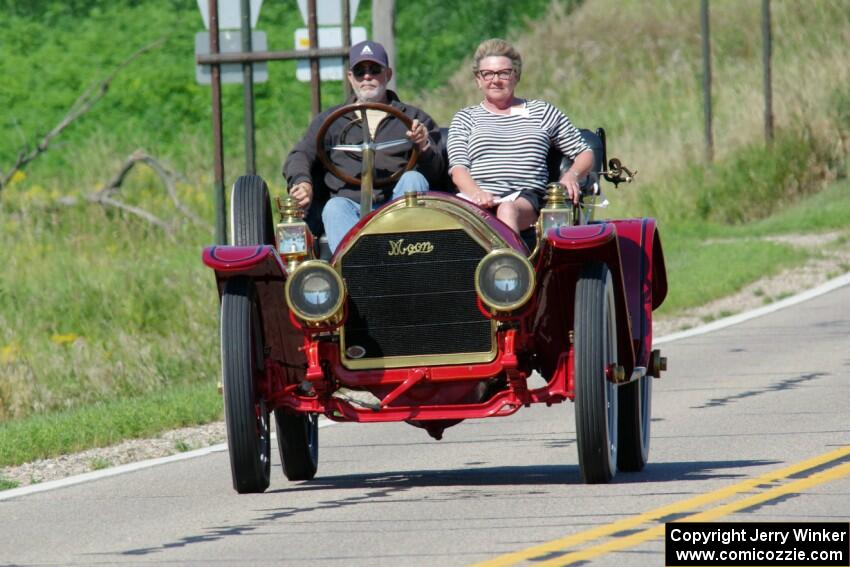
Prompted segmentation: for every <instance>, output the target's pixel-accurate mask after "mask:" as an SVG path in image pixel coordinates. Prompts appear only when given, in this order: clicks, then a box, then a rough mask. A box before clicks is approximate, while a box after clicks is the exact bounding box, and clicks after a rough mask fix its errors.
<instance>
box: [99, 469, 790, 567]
mask: <svg viewBox="0 0 850 567" xmlns="http://www.w3.org/2000/svg"><path fill="white" fill-rule="evenodd" d="M773 464H776V461H765V460H738V461H696V462H667V463H650V464H649V465H647V467H646V468H645V469H644V470H643V471H641V472H637V473H618V474H617V476H616V477H615V478H614V481H613V482H612V484H631V483H646V484H647V486H650V485H649V483H663V482H670V481H682V480H685V481H687V480H706V479H718V478H733V477H738V476H746V474H745V473H743V472H737V471H740V470H741V469H744V468H749V467H755V466H767V465H773ZM724 471H730V472H724ZM275 476H276V475H275ZM275 476H273V483H274V484H277V483H280V482H283V481H281V480H280V477H279V476H278V477H276V479H275ZM274 484H273V486H274ZM565 485H576V486H582V485H583V483H582V482H581V478H580V476H579V468H578V465H542V466H541V465H528V466H502V467H475V468H468V469H462V470H405V471H376V472H370V473H362V474H346V475H335V476H321V477H318V478H315V479H313V480H311V481H303V482H299V483H290V484H289V485H287V487H286V488H279V489H272V490H268V491H266V495H264V496H259V498H260V499H262V498H266V497H267V498H268V499H269V505H270V507H269V508H267V509H265V510H258V511H259V512H261V514H260V515H259V516H258V517H256V518H254V519H252V520H250V521H248V522H243V523H241V524H234V525H222V526H211V527H208V528H204V529H203V530H201V533H197V534H194V535H188V536H184V537H180V538H176V539H174V540H173V541H170V542H165V543H163V544H161V545H157V546H151V547H141V548H135V549H127V550H123V551H117V552H113V553H107V554H103V555H114V554H118V555H124V556H145V555H150V554H155V553H162V552H166V551H168V550H170V549H175V548H182V547H186V546H189V545H197V544H203V543H210V542H214V541H218V540H221V539H223V538H228V537H234V536H240V535H248V534H250V533H252V532H255V531H256V530H258V529H260V528H262V527H263V526H265V525H268V524H274V523H277V522H280V521H284V520H286V519H288V518H293V517H296V516H303V515H305V514H309V513H311V512H316V511H321V510H328V509H339V508H347V507H350V506H363V505H375V504H385V503H387V502H390V501H395V500H398V499H399V498H402V496H401V495H402V494H403V493H405V492H407V491H410V490H415V489H418V488H429V487H442V488H447V489H450V492H447V493H444V494H442V495H441V496H440V498H441V499H442V500H446V499H455V500H463V499H476V500H477V499H480V498H482V497H499V496H504V491H499V490H496V489H493V490H487V487H520V488H519V489H518V490H517V494H518V495H522V496H523V497H529V496H532V495H534V494H538V495H541V496H545V495H547V494H551V491H552V489H553V487H557V486H561V487H563V486H565ZM588 489H593V487H590V486H588ZM662 490H663V489H662ZM308 491H309V492H313V491H315V492H316V495H317V496H318V497H319V498H318V499H316V500H315V501H314V502H313V503H312V504H307V505H303V504H302V505H301V506H297V507H293V506H284V507H275V505H276V504H278V503H279V502H280V500H279V499H277V498H275V496H280V495H282V494H285V493H293V492H299V493H305V492H308ZM335 491H342V493H339V492H336V493H335ZM403 498H404V499H405V500H408V499H409V496H408V497H403ZM261 501H262V500H252V503H255V504H256V503H258V502H261Z"/></svg>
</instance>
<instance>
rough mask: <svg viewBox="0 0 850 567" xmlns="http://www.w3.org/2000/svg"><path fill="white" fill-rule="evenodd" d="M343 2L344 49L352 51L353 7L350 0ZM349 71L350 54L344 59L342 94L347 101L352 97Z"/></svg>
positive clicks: (343, 0) (342, 0)
mask: <svg viewBox="0 0 850 567" xmlns="http://www.w3.org/2000/svg"><path fill="white" fill-rule="evenodd" d="M341 2H342V47H343V49H345V50H346V51H348V50H350V49H351V6H350V4H349V0H341ZM347 69H348V53H346V54H345V55H343V57H342V92H343V93H344V94H345V100H348V99H349V97H351V83H349V82H348V76H347V75H346V70H347Z"/></svg>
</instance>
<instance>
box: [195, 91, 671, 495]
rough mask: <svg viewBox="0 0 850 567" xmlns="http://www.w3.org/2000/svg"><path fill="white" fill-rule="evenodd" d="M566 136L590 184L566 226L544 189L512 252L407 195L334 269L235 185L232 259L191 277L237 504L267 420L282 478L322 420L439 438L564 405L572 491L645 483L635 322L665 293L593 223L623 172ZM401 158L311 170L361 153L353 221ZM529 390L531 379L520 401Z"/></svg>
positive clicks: (437, 201)
mask: <svg viewBox="0 0 850 567" xmlns="http://www.w3.org/2000/svg"><path fill="white" fill-rule="evenodd" d="M356 107H358V105H352V106H349V107H345V108H343V109H341V110H340V111H339V112H337V113H334V114H333V115H331V116H330V117H329V121H330V120H336V119H345V117H346V116H347V115H348V113H349V112H350V111H351V110H353V109H354V108H356ZM382 109H383V110H385V111H387V112H393V113H394V114H396V112H397V111H395V109H393V108H392V107H384V108H382ZM401 117H402V119H406V117H405V116H404V115H403V114H402V115H401ZM323 131H324V129H323ZM367 131H368V130H367ZM584 134H585V137H586V138H587V139H588V140H589V142H590V143H591V146H592V147H593V149H594V153H595V157H596V165H595V169H596V170H597V171H598V176H592V177H593V178H594V179H592V180H591V183H590V184H589V186H588V188H587V189H586V190H585V194H584V195H583V198H582V203H581V205H580V206H579V207H575V208H574V207H572V205H571V203H568V202H566V200H565V198H564V197H565V196H564V192H563V187H561V186H560V185H559V184H557V183H555V184H551V185H550V186H549V189H548V195H547V200H546V205H545V207H544V209H543V210H542V212H541V215H540V220H539V222H538V225H537V227H536V230H534V231H532V234H527V235H518V234H516V233H514V232H513V231H511V230H510V229H509V228H508V227H507V226H505V225H504V224H503V223H502V222H501V221H499V220H498V219H497V218H496V217H495V215H494V214H493V213H491V212H490V211H488V210H484V209H481V208H479V207H477V206H476V205H474V204H472V203H469V202H468V201H466V200H464V199H461V198H459V197H457V196H455V195H453V194H451V193H448V192H429V193H424V194H415V193H410V194H408V195H406V196H405V197H403V198H400V199H396V200H394V201H392V202H389V203H388V204H386V205H384V206H383V207H381V208H379V209H377V210H375V211H374V212H369V208H368V207H364V209H365V212H366V213H367V214H365V215H363V216H362V219H361V221H360V222H359V223H358V224H357V225H356V226H355V227H354V228H353V229H352V230H351V231H350V232H349V234H348V236H347V237H346V239H345V240H344V241H343V242H342V244H341V245H340V246H339V248H338V249H337V251H336V253H335V254H334V255H333V256H332V257H330V258H327V259H321V254H320V252H319V250H320V247H319V246H317V245H316V243H315V242H314V239H313V235H312V234H311V232H310V231H309V229H308V228H307V225H306V224H305V222H304V221H303V220H302V214H301V211H300V210H299V209H298V208H297V206H295V205H294V202H293V201H291V200H289V199H284V200H283V201H279V202H278V206H279V208H280V214H281V222H280V223H279V224H277V226H276V227H275V225H274V224H273V220H272V209H271V203H270V199H269V194H268V189H267V186H266V184H265V182H264V181H263V180H262V179H261V178H259V177H256V176H244V177H241V178H239V180H237V182H236V183H235V185H234V187H233V195H232V204H231V207H232V217H231V218H232V225H233V226H232V228H233V232H232V242H233V245H231V246H211V247H208V248H206V249H205V250H204V253H203V259H204V262H205V263H206V264H207V265H208V266H209V267H211V268H212V269H213V270H215V276H216V281H217V284H218V290H219V293H220V295H221V355H222V374H223V380H222V382H223V392H224V406H225V417H226V422H227V436H228V445H229V451H230V462H231V470H232V475H233V485H234V488H235V489H236V490H237V491H238V492H240V493H244V492H262V491H264V490H265V489H266V488H267V487H268V485H269V473H270V446H271V436H270V415H271V414H273V415H274V418H275V421H276V429H277V440H278V446H279V449H280V457H281V461H282V463H283V470H284V473H285V474H286V476H287V477H288V478H289V479H290V480H306V479H311V478H313V476H314V475H315V474H316V468H317V464H318V446H319V445H318V443H319V440H318V431H319V428H318V421H317V420H318V416H320V415H324V416H326V417H327V418H328V419H331V420H335V421H355V422H363V423H366V422H380V421H405V422H408V423H410V424H412V425H415V426H418V427H422V428H424V429H426V430H427V431H428V433H430V434H431V435H432V436H433V437H435V438H436V439H440V438H441V436H442V433H443V430H444V429H445V428H446V427H449V426H451V425H455V424H457V423H459V422H460V421H462V420H464V419H467V418H484V417H505V416H509V415H511V414H513V413H515V412H517V411H518V410H519V409H520V408H522V407H523V406H528V405H530V404H538V403H545V404H547V405H551V404H553V403H559V402H564V401H566V400H572V401H573V402H575V405H576V407H575V416H576V432H577V446H578V453H579V464H580V470H581V475H582V478H583V479H584V480H585V481H586V482H589V483H599V482H608V481H609V480H610V479H611V478H613V477H614V475H615V473H616V471H617V470H618V469H619V470H624V471H638V470H641V469H642V468H643V467H644V465H645V463H646V461H647V456H648V452H649V443H650V408H651V394H652V377H659V376H660V373H661V370H664V369H665V364H666V361H665V359H663V358H662V357H661V356H660V354H659V352H658V351H657V350H653V348H652V312H653V310H654V309H656V308H657V307H658V306H659V305H660V304H661V303H662V301H663V300H664V298H665V295H666V293H667V280H666V272H665V267H664V258H663V254H662V248H661V241H660V238H659V235H658V230H657V228H656V223H655V220H653V219H651V218H635V219H616V220H602V221H593V220H592V217H593V215H592V213H593V210H594V206H596V205H597V203H596V201H598V200H599V199H600V192H599V190H598V184H597V183H594V181H596V180H597V177H598V181H599V182H601V181H602V179H607V180H608V181H610V182H613V183H615V184H616V183H619V182H620V181H628V180H630V178H631V173H630V172H629V171H628V170H627V169H626V168H625V167H623V166H621V165H620V163H619V161H618V160H616V159H612V160H610V161H609V160H608V159H607V156H606V154H605V151H606V149H605V138H604V132H603V131H602V130H601V129H600V130H597V131H596V133H595V134H594V133H591V132H587V131H584ZM321 139H322V132H320V142H321ZM401 144H402V143H401V141H399V144H397V145H396V146H392V144H386V143H384V144H377V145H376V144H374V143H372V142H371V141H370V140H368V139H367V140H365V141H363V142H362V143H360V144H357V145H345V146H338V147H334V148H325V149H324V156H323V160H324V161H325V163H326V166H328V167H329V168H330V169H331V171H333V170H334V167H335V166H334V165H333V161H332V160H330V159H329V156H328V153H329V152H334V151H348V152H360V153H362V158H363V163H364V172H363V175H362V177H361V178H360V179H358V180H356V181H358V182H361V181H362V193H363V195H364V201H366V202H368V203H371V190H372V183H373V181H374V182H376V183H380V182H382V181H383V182H386V181H387V180H373V179H372V175H373V171H372V167H371V164H372V160H373V158H374V152H375V151H398V147H397V146H398V145H401ZM320 145H321V143H320ZM414 151H415V150H414ZM415 157H416V156H415V155H413V156H411V159H410V161H409V162H408V167H412V166H413V164H414V163H415ZM523 236H524V237H525V238H523ZM534 373H537V375H539V377H542V380H540V378H537V375H535V378H536V381H537V382H536V384H535V385H532V384H530V378H531V377H532V375H533V374H534ZM544 381H545V384H544V383H543V382H544Z"/></svg>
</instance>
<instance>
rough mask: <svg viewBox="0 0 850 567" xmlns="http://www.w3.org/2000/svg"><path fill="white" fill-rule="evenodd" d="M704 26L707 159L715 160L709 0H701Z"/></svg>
mask: <svg viewBox="0 0 850 567" xmlns="http://www.w3.org/2000/svg"><path fill="white" fill-rule="evenodd" d="M700 16H701V17H700V23H701V28H702V68H703V75H702V91H703V101H704V113H705V161H706V163H711V162H712V161H713V160H714V137H713V135H712V132H711V39H710V37H709V27H708V0H701V1H700Z"/></svg>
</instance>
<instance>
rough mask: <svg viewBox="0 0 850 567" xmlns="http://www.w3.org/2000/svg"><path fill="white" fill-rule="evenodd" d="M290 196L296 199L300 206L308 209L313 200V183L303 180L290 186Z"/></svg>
mask: <svg viewBox="0 0 850 567" xmlns="http://www.w3.org/2000/svg"><path fill="white" fill-rule="evenodd" d="M289 196H290V197H292V198H293V199H295V202H296V203H298V206H299V207H301V208H302V209H306V208H307V207H309V206H310V203H311V202H312V201H313V184H312V183H310V182H309V181H301V182H299V183H296V184H295V185H293V186H292V187H290V188H289Z"/></svg>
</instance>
